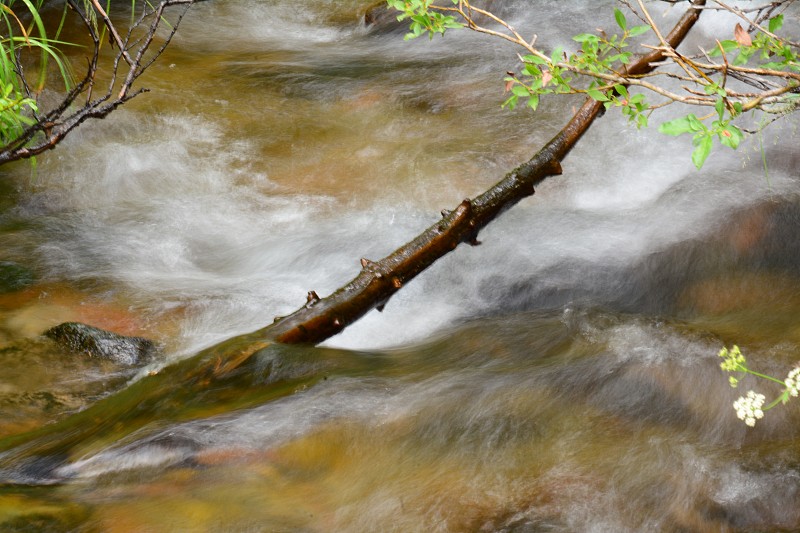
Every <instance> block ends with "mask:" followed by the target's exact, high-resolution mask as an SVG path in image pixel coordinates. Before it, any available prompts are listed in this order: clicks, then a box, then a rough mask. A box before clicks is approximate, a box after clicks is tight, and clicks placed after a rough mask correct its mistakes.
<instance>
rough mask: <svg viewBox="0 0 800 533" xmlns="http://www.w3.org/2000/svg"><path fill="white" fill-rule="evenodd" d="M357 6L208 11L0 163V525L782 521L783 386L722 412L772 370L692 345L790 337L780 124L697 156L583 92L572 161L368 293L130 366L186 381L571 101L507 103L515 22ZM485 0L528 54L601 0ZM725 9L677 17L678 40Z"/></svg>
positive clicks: (564, 111)
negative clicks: (84, 326)
mask: <svg viewBox="0 0 800 533" xmlns="http://www.w3.org/2000/svg"><path fill="white" fill-rule="evenodd" d="M372 3H373V2H370V1H366V0H346V1H333V0H313V1H312V0H295V1H293V2H288V1H283V0H213V1H209V2H202V3H199V4H197V5H196V6H194V7H193V8H192V9H191V11H190V13H189V15H187V17H186V19H185V20H184V22H183V24H182V26H181V29H180V32H179V35H178V37H176V40H175V42H174V43H173V45H172V46H171V47H170V48H169V49H168V50H167V52H166V54H165V55H164V57H163V58H162V60H161V61H160V62H158V63H157V64H156V65H154V66H153V68H152V70H151V72H150V73H149V75H148V76H147V77H146V78H145V79H144V85H146V86H147V87H149V88H150V89H151V90H152V91H151V92H150V93H148V94H145V95H143V96H141V97H139V98H137V99H136V100H135V101H134V102H133V103H131V104H130V105H128V106H126V107H125V108H123V109H121V110H119V111H118V112H116V113H114V114H112V115H111V116H110V117H109V118H108V119H106V120H104V121H101V122H97V123H87V124H85V125H84V126H83V127H82V128H81V129H80V130H78V131H77V132H76V133H74V134H73V135H72V136H71V137H70V138H68V140H67V141H66V142H64V143H63V144H62V145H60V146H59V147H58V148H57V149H56V150H54V151H52V152H50V153H48V154H46V155H44V156H41V157H40V158H39V160H38V162H37V165H36V168H35V171H34V170H32V168H31V166H30V165H28V164H27V163H19V164H14V165H9V166H5V167H3V168H2V169H0V267H3V269H5V270H2V269H0V273H3V275H4V276H6V275H7V273H8V272H11V273H16V274H15V277H14V279H13V280H12V281H13V283H11V284H10V285H8V284H7V285H6V286H3V290H2V294H0V362H2V368H3V370H2V372H0V449H3V450H5V451H4V452H2V453H0V472H2V473H3V476H0V477H2V478H3V479H8V480H9V481H8V482H6V483H4V484H0V529H2V530H9V531H39V530H42V531H80V532H83V531H104V532H151V531H153V532H157V531H191V532H194V531H309V532H323V531H325V532H327V531H352V532H361V531H403V532H406V531H426V532H427V531H508V532H511V531H514V532H534V531H536V532H538V531H542V532H545V531H547V532H555V531H559V532H562V531H563V532H572V531H593V532H595V531H596V532H627V531H631V532H636V531H675V532H678V531H797V530H800V445H799V444H798V433H799V432H800V430H798V428H800V424H798V422H800V410H798V407H797V405H798V404H797V402H796V401H795V402H792V403H790V404H789V405H787V406H785V407H777V408H775V409H774V410H772V411H770V412H768V413H767V416H766V418H765V419H764V420H761V421H759V422H758V424H757V425H756V427H755V428H753V429H750V428H747V427H746V426H745V425H744V424H743V423H742V422H741V421H739V420H738V419H737V418H736V416H735V413H734V411H733V409H732V402H733V401H734V400H735V399H736V398H737V397H738V396H739V395H741V394H743V392H744V391H746V390H748V389H749V388H756V389H758V390H760V391H762V392H764V393H767V394H768V395H770V396H771V397H774V396H775V395H776V394H777V393H778V392H779V388H776V389H772V388H770V385H769V384H766V382H757V381H755V380H751V379H750V378H748V379H745V380H744V381H743V382H742V383H741V384H740V388H739V389H732V388H731V387H730V386H729V385H728V381H727V376H726V375H725V374H724V373H723V372H722V371H721V370H720V369H719V361H720V360H719V358H718V357H717V353H718V351H719V350H720V348H722V347H723V346H730V345H732V344H734V343H736V344H739V345H740V346H741V347H742V349H743V351H744V353H745V354H746V355H747V356H748V360H749V361H751V362H752V364H753V366H755V367H757V368H759V369H761V370H763V371H765V372H772V373H774V374H775V375H777V376H784V375H785V374H786V373H787V372H788V371H789V369H791V368H792V366H793V365H794V364H796V363H797V360H798V358H800V357H799V356H798V354H800V349H799V348H800V321H798V318H800V193H799V192H800V174H799V173H798V167H800V151H798V150H797V144H798V135H797V126H798V122H797V119H796V118H791V117H790V118H788V119H784V120H782V121H779V122H777V123H776V124H774V125H773V126H771V127H770V128H769V129H767V130H766V132H765V133H764V135H763V138H759V137H757V136H753V137H751V138H749V139H748V141H746V142H745V143H744V144H743V145H742V146H741V147H740V149H739V150H738V151H737V152H732V151H730V150H728V149H723V148H718V149H717V150H715V152H714V153H713V154H712V156H711V157H710V158H709V160H708V162H707V163H706V167H705V168H704V169H703V171H702V172H697V171H696V170H695V169H694V167H693V166H692V164H691V161H690V155H689V154H690V150H691V146H690V140H689V139H688V138H667V137H664V136H661V135H659V134H658V132H657V131H656V127H655V125H656V124H657V123H658V122H659V121H660V120H663V119H667V118H670V117H671V116H673V115H670V113H672V111H671V110H666V111H665V112H663V113H662V114H661V115H659V116H657V117H653V119H652V120H651V122H652V123H653V124H652V125H651V127H650V129H647V130H642V131H637V130H635V129H634V128H632V127H630V126H628V125H627V124H626V122H625V120H624V118H622V117H620V116H619V114H617V113H613V112H610V113H608V115H607V116H605V117H603V118H602V119H600V120H599V121H598V122H597V123H596V124H595V125H594V126H593V127H592V128H591V130H590V131H589V133H588V134H587V135H586V136H585V138H584V139H583V140H582V141H581V142H580V143H579V145H578V146H577V147H576V149H575V150H574V151H573V152H572V153H571V154H570V155H569V157H568V158H567V159H566V160H565V162H564V175H563V176H561V177H558V178H552V179H550V180H549V181H547V182H545V183H544V184H543V185H542V186H541V187H540V188H539V189H538V190H537V192H536V195H535V196H534V197H532V198H530V199H527V200H525V201H523V202H522V203H521V204H520V205H518V206H517V207H515V208H514V209H512V210H511V211H509V212H508V213H506V214H505V215H504V216H503V217H502V218H501V219H499V220H497V221H496V222H494V223H493V224H492V225H490V226H489V227H488V228H487V229H486V230H485V231H484V232H483V233H482V234H481V240H482V241H483V244H482V245H481V246H479V247H468V246H462V247H459V248H458V249H457V250H456V251H455V252H453V253H451V254H450V255H448V256H446V257H445V258H443V259H442V260H441V261H439V262H438V263H437V264H435V265H434V266H433V267H432V268H431V269H429V270H428V271H426V272H424V273H423V274H422V275H421V276H420V277H419V278H417V279H416V280H414V281H413V282H411V283H410V284H409V285H408V286H407V287H404V288H403V290H402V291H400V292H399V293H398V294H397V295H396V296H395V297H394V298H393V299H392V300H391V301H390V302H389V304H388V305H387V307H386V309H385V311H384V312H383V313H377V312H373V313H370V314H369V315H367V316H366V317H365V318H363V319H362V320H361V321H360V322H358V323H357V324H355V325H353V326H351V327H349V328H348V329H347V330H346V331H345V332H344V333H343V334H341V335H339V336H337V337H334V338H332V339H330V340H329V341H327V342H326V343H324V345H322V346H320V347H316V348H312V347H275V346H273V347H270V348H268V349H266V350H263V351H262V352H259V353H258V354H257V355H256V356H255V357H254V358H253V360H252V361H249V362H248V364H247V365H246V366H245V367H244V368H243V370H242V372H239V373H237V374H236V375H234V376H231V377H229V378H227V379H225V380H223V381H222V382H221V383H218V384H216V385H214V386H213V387H211V389H210V390H205V391H203V392H202V393H195V392H191V391H195V390H197V389H196V388H195V387H193V385H194V384H190V383H183V382H180V381H175V380H172V381H171V380H170V378H169V377H166V378H164V379H163V380H162V381H161V382H160V383H161V384H160V385H158V386H159V387H163V388H164V390H165V391H166V390H167V389H169V392H168V393H167V392H165V393H164V394H163V395H161V396H157V397H158V398H161V399H160V400H157V401H148V402H144V401H143V402H142V403H139V398H143V397H144V395H145V394H147V393H149V392H152V390H151V388H152V387H154V386H153V385H149V384H148V383H150V381H149V380H147V379H142V376H144V375H145V374H146V373H147V372H163V373H164V374H165V375H167V376H170V375H172V374H170V372H173V374H174V375H176V376H181V375H186V374H181V369H188V368H191V367H192V365H195V364H197V362H196V361H195V360H194V359H193V358H192V356H193V354H196V353H198V351H200V350H202V349H204V348H206V347H208V346H211V345H214V344H216V343H218V342H221V341H223V340H225V339H228V338H231V337H234V336H236V335H239V334H243V333H247V332H250V331H253V330H255V329H257V328H260V327H263V326H264V325H266V324H268V323H270V322H271V321H272V319H273V317H274V316H276V315H284V314H287V313H289V312H291V311H293V310H294V309H296V308H298V307H299V306H300V305H302V304H303V303H304V300H305V294H306V292H307V291H309V290H315V291H316V292H318V293H319V294H320V295H327V294H328V293H330V292H332V291H333V290H334V289H336V288H337V287H339V286H340V285H342V284H344V283H345V282H347V281H348V280H349V279H351V278H352V277H353V276H355V274H356V273H357V271H358V269H359V264H358V261H359V259H360V258H361V257H368V258H371V259H378V258H381V257H383V256H385V255H386V254H387V253H389V252H391V251H392V250H394V249H395V248H396V247H397V246H399V245H400V244H402V243H404V242H406V241H407V240H409V239H411V238H412V237H414V236H415V235H416V234H417V233H418V232H420V231H421V230H423V229H424V228H426V227H427V226H428V225H430V224H431V223H432V222H433V221H434V220H436V218H437V216H438V213H439V211H440V210H441V209H442V208H452V207H454V206H455V205H457V204H458V203H459V202H460V201H461V199H463V198H465V197H472V196H475V195H477V194H479V193H480V192H482V191H483V190H484V189H486V188H488V187H489V186H490V185H492V184H493V183H494V182H496V181H498V180H499V179H500V178H502V176H503V175H504V174H505V173H506V172H507V171H508V170H510V169H512V168H514V167H515V166H516V165H518V164H519V163H521V162H523V161H525V160H527V159H528V158H529V157H531V156H532V155H533V153H535V151H536V150H537V149H538V147H540V146H541V145H542V144H543V143H544V142H546V141H547V140H548V139H549V138H550V137H552V135H554V134H555V132H556V131H558V129H559V128H561V126H563V124H564V123H565V122H566V120H567V119H568V117H569V116H570V115H571V112H572V109H573V108H574V107H575V106H576V105H579V103H580V100H579V99H572V100H570V99H564V100H545V101H544V102H543V104H542V108H541V109H540V110H539V111H538V112H537V113H535V114H532V113H530V112H529V111H527V110H525V109H518V110H515V111H509V110H507V109H501V107H500V103H501V102H502V99H503V94H502V92H503V77H504V75H505V72H506V71H507V70H510V69H514V68H516V63H515V61H514V59H515V52H516V51H515V50H514V49H513V48H511V47H510V46H508V45H506V44H505V43H502V42H500V41H497V40H492V39H490V38H488V37H486V36H480V35H473V34H470V33H467V32H451V33H448V34H447V36H446V37H445V38H444V39H439V38H437V39H434V40H433V41H428V40H427V39H419V40H417V41H411V42H405V41H403V38H402V36H403V31H402V29H397V28H393V27H391V25H390V26H389V27H378V28H376V27H367V26H365V24H364V22H363V15H364V12H365V10H366V9H367V8H368V7H369V6H370V5H371V4H372ZM495 4H501V5H496V8H497V10H498V11H499V12H501V14H502V15H503V16H505V17H507V18H508V19H509V20H510V21H512V22H513V24H514V25H515V27H517V28H519V29H520V30H523V33H525V34H526V35H527V33H531V34H533V33H537V34H538V39H539V40H538V42H539V43H540V44H543V46H545V47H547V48H553V47H555V46H559V45H563V46H570V45H569V38H568V36H571V35H573V34H576V33H581V32H584V31H594V29H595V28H596V27H605V28H609V29H611V28H613V27H614V26H613V25H614V22H613V15H612V7H613V5H614V4H613V2H612V1H610V0H602V1H597V0H574V1H573V0H571V1H569V2H568V1H564V0H558V1H556V0H537V1H536V2H530V0H504V1H503V2H496V3H495ZM531 5H535V8H532V7H531ZM667 5H668V4H666V3H665V4H664V5H663V6H662V5H660V4H657V5H654V9H655V10H656V12H657V14H658V16H659V18H658V20H659V23H660V24H663V25H664V27H665V28H666V27H668V26H669V24H670V23H671V22H673V21H674V20H676V18H677V16H679V14H680V9H681V5H678V6H675V7H673V8H671V9H670V8H668V7H665V6H667ZM792 9H793V11H792V12H789V13H788V14H787V17H788V21H787V24H786V26H787V27H789V26H791V25H792V24H794V27H795V28H797V27H798V26H797V23H798V11H800V10H798V9H797V8H794V7H793V8H792ZM662 13H663V16H662ZM735 22H736V21H735V19H734V18H732V17H726V16H722V17H718V18H715V19H714V20H706V21H703V22H702V23H701V24H700V25H699V27H698V30H697V32H695V34H693V36H692V38H691V40H690V42H689V43H687V47H694V46H696V45H697V44H698V43H701V42H703V40H704V38H708V36H709V35H714V34H715V32H725V31H727V30H726V28H730V32H731V33H732V28H733V26H734V25H735ZM74 53H75V61H76V65H77V64H79V62H80V61H82V58H81V55H80V53H79V52H77V51H76V52H74ZM676 112H677V111H676ZM762 156H763V158H764V159H765V160H766V161H767V165H768V167H767V168H768V170H767V171H766V172H765V170H764V166H763V163H762ZM0 281H2V279H0ZM15 283H16V285H15ZM64 321H81V322H86V323H89V324H92V325H95V326H98V327H101V328H106V329H109V330H113V331H116V332H119V333H122V334H127V335H140V336H145V337H148V338H151V339H153V340H155V341H156V342H158V343H159V344H160V345H161V347H162V350H161V355H160V356H159V358H158V360H156V361H155V362H153V363H152V364H150V365H149V366H148V367H146V368H145V369H143V370H141V371H140V372H138V373H134V372H131V371H126V370H124V369H120V368H117V367H115V366H113V365H110V364H107V363H101V362H98V361H96V360H89V359H86V358H82V357H81V356H78V355H70V354H65V353H64V352H62V351H61V350H59V349H58V348H57V347H56V346H54V345H53V343H51V342H50V341H49V340H47V339H45V338H43V337H41V333H42V332H43V331H44V330H46V329H47V328H49V327H51V326H54V325H56V324H58V323H61V322H64ZM176 369H177V370H176ZM148 387H151V388H148ZM150 397H155V396H150ZM98 400H99V401H100V402H101V403H100V404H99V407H96V408H94V409H92V408H90V407H89V406H91V405H92V404H93V403H94V402H96V401H98ZM129 424H135V426H133V425H129ZM126 427H127V428H128V429H126ZM48 428H55V429H54V430H52V431H51V430H50V429H48ZM26 435H33V436H34V437H33V440H32V441H29V440H28V437H27V436H26ZM25 442H33V443H34V444H20V445H19V446H16V444H15V443H25ZM26 446H28V447H26ZM20 450H21V451H20ZM43 450H45V451H43ZM23 456H24V460H22V459H20V460H19V462H17V461H16V459H15V458H16V457H21V458H22V457H23Z"/></svg>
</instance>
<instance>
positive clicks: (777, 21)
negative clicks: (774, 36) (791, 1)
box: [769, 15, 783, 33]
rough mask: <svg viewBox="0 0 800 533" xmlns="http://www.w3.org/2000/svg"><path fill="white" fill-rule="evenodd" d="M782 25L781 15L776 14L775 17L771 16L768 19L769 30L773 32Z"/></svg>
mask: <svg viewBox="0 0 800 533" xmlns="http://www.w3.org/2000/svg"><path fill="white" fill-rule="evenodd" d="M782 27H783V15H778V16H777V17H772V18H771V19H769V32H770V33H775V32H776V31H779V30H780V29H781V28H782Z"/></svg>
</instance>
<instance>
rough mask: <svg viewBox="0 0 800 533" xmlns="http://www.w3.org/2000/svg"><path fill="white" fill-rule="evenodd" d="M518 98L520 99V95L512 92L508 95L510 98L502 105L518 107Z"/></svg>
mask: <svg viewBox="0 0 800 533" xmlns="http://www.w3.org/2000/svg"><path fill="white" fill-rule="evenodd" d="M517 100H519V96H517V95H516V94H512V95H511V96H509V97H508V99H507V100H506V101H505V102H503V106H502V107H507V108H509V109H514V108H515V107H517Z"/></svg>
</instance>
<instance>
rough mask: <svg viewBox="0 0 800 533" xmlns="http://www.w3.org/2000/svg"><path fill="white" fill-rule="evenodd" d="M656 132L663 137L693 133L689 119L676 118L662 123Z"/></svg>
mask: <svg viewBox="0 0 800 533" xmlns="http://www.w3.org/2000/svg"><path fill="white" fill-rule="evenodd" d="M658 131H659V132H660V133H663V134H665V135H675V136H677V135H682V134H684V133H690V132H692V131H694V130H693V129H692V126H691V122H690V120H689V117H681V118H676V119H675V120H670V121H669V122H664V123H663V124H661V125H660V126H659V127H658Z"/></svg>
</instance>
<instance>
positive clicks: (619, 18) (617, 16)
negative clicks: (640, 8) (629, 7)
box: [614, 7, 628, 31]
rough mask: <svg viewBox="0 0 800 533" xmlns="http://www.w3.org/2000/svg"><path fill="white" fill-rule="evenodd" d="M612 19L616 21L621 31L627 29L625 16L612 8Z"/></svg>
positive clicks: (617, 9)
mask: <svg viewBox="0 0 800 533" xmlns="http://www.w3.org/2000/svg"><path fill="white" fill-rule="evenodd" d="M614 18H615V19H616V20H617V25H618V26H619V27H620V28H622V31H625V30H626V29H628V22H627V21H626V20H625V15H624V14H623V13H622V11H620V10H619V8H616V7H615V8H614Z"/></svg>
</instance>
